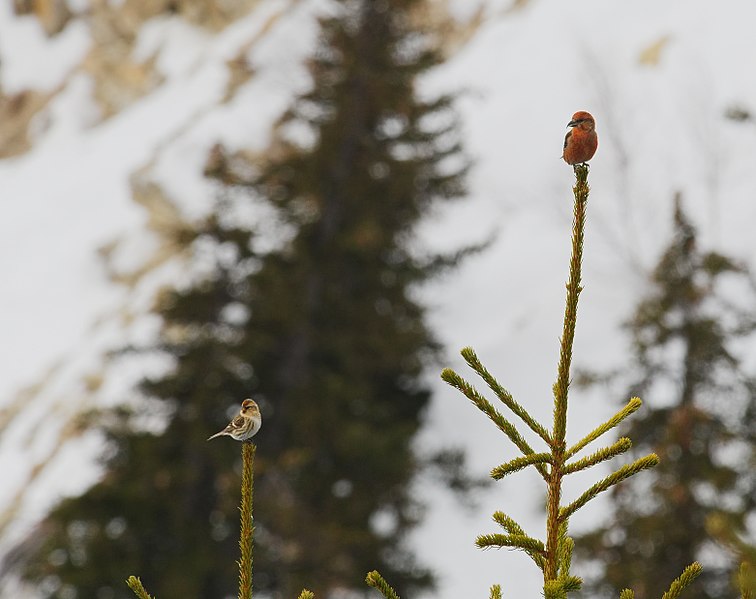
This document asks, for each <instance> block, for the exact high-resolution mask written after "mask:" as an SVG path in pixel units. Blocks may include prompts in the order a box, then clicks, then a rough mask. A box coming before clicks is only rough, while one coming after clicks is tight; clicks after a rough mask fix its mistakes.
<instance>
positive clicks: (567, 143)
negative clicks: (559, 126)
mask: <svg viewBox="0 0 756 599" xmlns="http://www.w3.org/2000/svg"><path fill="white" fill-rule="evenodd" d="M567 126H568V127H572V130H570V131H568V132H567V135H566V136H565V137H564V152H562V158H563V159H564V161H565V162H566V163H567V164H572V165H573V166H574V165H576V164H583V163H585V162H588V161H589V160H590V159H591V158H593V155H594V154H595V153H596V148H598V135H596V121H594V120H593V117H592V116H591V114H590V113H589V112H585V111H584V110H580V111H578V112H576V113H575V114H573V115H572V120H571V121H570V122H569V123H567Z"/></svg>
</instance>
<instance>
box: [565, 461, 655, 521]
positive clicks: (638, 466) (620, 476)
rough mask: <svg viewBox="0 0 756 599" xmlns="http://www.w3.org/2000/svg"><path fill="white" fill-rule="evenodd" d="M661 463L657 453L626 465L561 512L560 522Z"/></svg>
mask: <svg viewBox="0 0 756 599" xmlns="http://www.w3.org/2000/svg"><path fill="white" fill-rule="evenodd" d="M658 463H659V456H657V455H656V454H655V453H651V454H649V455H647V456H644V457H642V458H638V459H637V460H635V461H634V462H633V463H632V464H626V465H625V466H622V467H621V468H620V469H619V470H617V471H616V472H613V473H612V474H610V475H609V476H607V477H606V478H605V479H603V480H600V481H599V482H597V483H596V484H595V485H593V486H592V487H590V488H589V489H588V490H587V491H586V492H585V493H583V494H582V495H581V496H580V497H578V498H577V499H576V500H575V501H573V502H572V503H570V504H569V505H567V506H565V507H563V508H561V509H560V510H559V520H560V521H564V520H566V519H567V518H569V517H570V516H571V515H572V514H574V513H575V512H576V511H577V510H579V509H580V508H581V507H583V506H584V505H585V504H586V503H588V502H589V501H590V500H591V499H594V498H595V497H596V496H597V495H598V494H599V493H602V492H604V491H606V490H607V489H609V488H611V487H613V486H614V485H616V484H618V483H621V482H622V481H623V480H625V479H626V478H629V477H631V476H633V475H634V474H637V473H638V472H640V471H641V470H646V469H648V468H653V467H654V466H656V465H657V464H658Z"/></svg>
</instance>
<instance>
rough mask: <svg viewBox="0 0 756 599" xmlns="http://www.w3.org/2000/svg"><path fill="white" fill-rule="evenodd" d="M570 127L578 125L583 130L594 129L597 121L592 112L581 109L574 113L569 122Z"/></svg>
mask: <svg viewBox="0 0 756 599" xmlns="http://www.w3.org/2000/svg"><path fill="white" fill-rule="evenodd" d="M567 126H568V127H578V128H580V129H582V130H583V131H593V130H594V129H595V128H596V121H595V120H593V116H592V115H591V113H590V112H586V111H585V110H579V111H578V112H576V113H575V114H573V115H572V120H571V121H570V122H569V123H567Z"/></svg>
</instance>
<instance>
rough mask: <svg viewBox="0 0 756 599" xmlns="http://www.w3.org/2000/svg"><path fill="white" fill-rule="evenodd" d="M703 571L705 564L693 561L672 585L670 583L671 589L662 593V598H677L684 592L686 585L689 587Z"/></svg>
mask: <svg viewBox="0 0 756 599" xmlns="http://www.w3.org/2000/svg"><path fill="white" fill-rule="evenodd" d="M702 571H703V566H702V565H701V564H699V563H698V562H693V563H692V564H690V566H688V567H687V568H685V570H683V573H682V574H680V576H679V577H677V578H676V579H675V580H674V581H673V582H672V584H671V585H669V590H668V591H667V592H666V593H664V595H662V599H677V597H679V596H680V593H682V592H683V590H684V589H685V587H687V586H688V585H689V584H690V583H691V582H693V581H694V580H695V579H696V578H698V575H699V574H701V572H702Z"/></svg>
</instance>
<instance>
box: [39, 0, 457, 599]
mask: <svg viewBox="0 0 756 599" xmlns="http://www.w3.org/2000/svg"><path fill="white" fill-rule="evenodd" d="M420 4H421V0H341V1H338V2H334V3H333V4H332V6H331V9H332V12H331V13H329V16H328V17H327V18H325V19H323V20H322V22H321V25H322V39H321V41H320V43H319V46H318V48H317V51H316V53H315V55H314V57H313V58H312V60H311V63H310V73H311V75H312V80H313V84H312V89H311V91H310V92H308V93H306V94H304V95H302V96H301V97H299V98H298V99H297V100H296V102H295V103H294V105H293V107H292V109H291V110H290V111H289V112H288V113H287V114H286V115H285V116H284V117H283V120H282V122H281V123H280V124H279V125H280V126H279V127H278V128H277V131H278V134H277V137H276V140H275V143H274V144H273V147H272V148H271V151H270V153H269V154H268V157H269V159H268V161H267V162H266V163H264V164H256V165H255V166H254V168H255V174H254V175H251V176H248V173H249V170H248V169H239V168H238V161H235V160H229V159H228V157H227V156H224V154H223V152H222V150H220V149H216V151H215V152H214V154H213V156H212V157H211V160H210V161H209V172H211V173H212V174H213V175H214V176H215V177H216V178H217V179H218V180H219V181H221V182H223V186H224V189H225V190H226V191H225V192H224V194H223V195H224V200H223V201H222V202H220V204H219V208H218V210H217V211H216V213H215V214H214V215H213V216H212V217H211V218H209V219H208V221H207V222H206V223H205V224H204V225H203V226H202V227H201V228H200V229H199V230H198V231H197V232H196V234H194V235H191V236H189V239H187V243H191V244H193V247H194V249H195V251H196V252H197V253H198V254H201V255H202V259H203V261H204V263H205V265H206V266H207V264H208V263H212V268H209V269H208V268H205V273H206V274H205V275H204V276H198V277H196V278H195V280H194V282H193V283H192V284H191V285H188V286H187V287H186V288H182V289H176V290H173V291H170V292H168V293H165V294H163V295H162V296H161V298H160V300H159V302H158V307H157V310H158V312H159V314H160V316H161V317H162V319H163V323H164V324H163V328H162V334H161V344H160V347H159V348H157V349H159V350H160V351H161V352H163V353H165V354H166V355H168V356H170V357H172V358H173V363H174V366H173V368H172V369H171V370H170V372H168V373H167V374H165V375H164V376H162V377H158V378H156V379H153V380H146V381H144V383H143V385H142V391H143V392H144V395H145V397H146V398H147V399H146V400H145V403H146V406H147V407H145V408H143V409H148V407H149V406H153V407H154V409H155V411H156V412H157V413H158V414H165V413H166V412H167V413H168V416H167V418H166V428H165V430H164V432H162V433H161V434H155V433H154V432H150V431H143V430H141V429H139V428H138V427H136V428H135V427H134V426H132V425H131V423H130V420H131V419H129V418H125V417H121V418H118V419H116V424H111V425H109V426H108V427H107V433H108V435H109V439H110V443H109V446H110V452H109V454H108V456H107V458H106V460H105V467H106V472H105V475H104V477H103V479H102V480H101V481H100V482H99V483H98V484H96V485H95V486H94V487H92V488H91V489H90V490H89V491H87V492H86V493H85V494H84V495H82V496H81V497H78V498H75V499H71V500H67V501H65V502H63V503H62V504H61V505H60V506H58V507H57V508H56V509H55V510H54V511H53V512H52V513H51V514H50V515H49V517H48V518H47V520H46V521H45V522H44V523H43V525H42V527H41V528H40V531H39V534H37V535H35V539H36V540H35V541H34V542H32V543H27V549H29V548H33V549H34V550H33V551H28V552H27V553H28V554H31V555H33V558H31V559H30V560H29V561H28V563H27V566H26V568H25V571H24V575H25V576H26V577H27V579H31V580H42V579H46V580H47V581H48V582H49V581H50V580H51V579H50V578H46V577H50V576H52V577H55V578H54V579H52V580H53V582H55V580H57V581H59V583H60V584H57V586H56V584H52V583H51V584H50V587H49V588H51V589H53V590H52V591H51V592H50V593H49V596H51V597H74V596H75V597H87V598H89V597H116V598H118V597H124V598H125V597H129V596H131V595H130V591H129V590H128V589H127V588H126V586H125V585H124V583H123V581H124V578H125V577H126V576H127V575H129V574H132V573H137V574H139V575H140V577H141V578H142V580H143V581H144V583H145V586H146V587H147V588H149V589H150V592H152V593H155V595H156V596H157V597H164V598H169V597H182V598H185V599H188V598H192V597H196V598H202V599H206V598H208V597H229V596H232V595H234V594H235V587H236V566H235V560H236V559H237V557H238V555H237V553H238V548H237V538H236V522H237V516H238V514H237V508H236V505H237V502H238V496H237V493H238V492H237V491H236V489H237V488H238V474H239V473H238V464H239V462H238V456H239V445H238V444H237V443H235V442H233V441H231V440H229V439H227V438H222V439H219V440H216V441H213V442H211V443H206V441H205V439H206V438H207V437H208V435H209V434H211V433H213V432H216V431H217V430H219V429H220V428H221V427H222V426H223V425H225V423H226V422H227V420H228V416H229V414H230V413H229V412H227V411H226V410H227V408H230V409H231V410H232V411H233V410H236V409H238V403H239V402H240V401H241V400H242V399H243V398H245V397H247V396H248V395H251V396H253V397H255V398H256V399H257V400H258V402H259V404H260V406H261V411H262V413H263V427H262V431H261V432H260V433H259V434H258V436H257V437H256V441H258V446H259V448H258V453H257V461H256V481H255V515H256V523H255V524H256V537H255V539H256V550H255V587H256V589H257V590H258V591H260V592H262V593H263V594H266V593H270V595H271V596H273V597H295V596H296V595H297V594H298V593H299V591H300V590H301V589H302V588H303V587H304V586H307V587H308V588H310V589H312V590H313V591H315V592H316V593H317V596H319V597H323V598H327V597H330V596H334V595H333V593H334V592H335V591H337V590H339V589H346V590H353V592H355V593H366V592H368V591H364V590H363V589H364V585H363V579H364V576H365V574H366V572H368V571H369V570H372V569H373V568H378V569H379V570H381V572H382V573H384V574H385V575H386V577H387V578H389V579H390V580H391V581H392V584H393V585H394V586H395V587H396V588H397V590H398V591H400V592H402V593H409V592H410V589H413V588H415V589H417V588H427V587H428V586H429V585H430V584H432V577H431V575H430V573H429V571H428V570H427V569H426V568H424V567H423V566H422V565H420V564H418V563H416V560H415V559H414V558H413V556H412V555H411V554H410V553H409V551H408V549H407V548H406V546H405V539H406V535H407V533H408V532H409V531H410V530H411V529H412V526H413V525H414V524H415V523H416V522H417V521H418V518H419V516H420V509H419V508H420V507H421V506H419V505H418V504H417V503H416V501H415V500H414V499H413V497H412V494H411V489H410V484H411V482H412V481H413V478H414V476H415V475H416V474H417V473H418V470H419V468H420V467H421V465H422V464H421V460H420V459H419V458H418V457H417V456H416V455H415V454H414V453H413V450H412V443H413V440H414V438H415V434H416V432H417V431H418V428H419V427H420V426H421V424H422V419H423V412H424V410H425V408H426V407H427V405H428V401H429V389H428V387H427V385H426V383H425V382H424V380H423V378H422V373H423V369H424V366H426V365H427V364H428V363H429V360H432V359H433V357H434V356H435V355H436V353H437V351H438V349H439V348H438V344H437V342H436V341H435V340H434V338H433V335H432V334H431V333H430V331H429V330H428V329H427V327H426V324H425V322H424V317H423V316H424V310H423V308H422V307H421V306H420V305H419V304H418V303H417V301H416V300H415V299H414V298H413V296H412V292H413V289H414V288H415V287H416V286H417V285H418V284H420V283H422V282H423V281H426V280H428V278H429V277H432V276H433V275H435V274H437V273H438V272H439V271H440V270H441V269H443V268H445V267H448V266H450V265H453V264H455V263H456V262H457V261H458V259H459V258H460V256H461V255H462V254H463V253H464V252H457V253H455V254H453V255H448V256H441V255H430V254H427V253H426V254H424V255H423V254H420V253H418V251H417V248H413V247H411V246H412V243H411V242H412V239H413V231H414V228H415V227H416V225H417V224H418V222H419V220H420V219H421V217H422V216H423V214H424V213H425V212H426V211H427V210H428V209H429V208H431V206H432V205H433V204H434V202H436V201H438V200H450V199H454V198H458V197H459V196H460V195H461V194H462V193H463V176H464V173H465V170H466V165H465V160H464V158H463V156H462V154H461V150H460V145H459V140H458V136H457V134H456V132H455V131H456V124H455V119H454V115H453V111H452V107H451V102H452V98H451V97H450V96H443V97H437V98H433V99H422V98H420V97H419V95H418V94H417V93H416V82H417V77H418V76H419V75H421V74H423V73H424V72H426V71H427V70H428V69H430V68H431V67H433V66H434V65H436V64H437V63H438V62H439V55H438V53H437V50H436V49H435V47H434V43H433V39H432V38H431V37H430V36H429V35H428V34H427V33H425V32H423V31H420V30H418V28H417V26H418V24H417V22H416V19H413V11H415V10H416V9H417V8H418V7H419V5H420ZM250 109H253V108H252V107H250ZM292 132H299V133H302V132H306V133H307V135H305V136H300V140H299V141H298V142H297V141H292V139H293V137H294V135H293V133H292ZM302 140H306V141H302ZM244 173H246V174H244ZM256 202H267V203H268V204H269V205H270V206H273V207H274V209H275V211H276V214H277V220H278V222H279V224H280V223H283V225H282V226H281V227H280V228H278V229H275V230H274V231H273V232H271V228H272V227H273V225H270V224H268V225H265V224H259V223H258V226H257V230H256V231H253V230H252V229H253V228H254V227H251V226H249V225H248V224H245V223H244V219H242V218H241V217H240V214H242V213H243V212H244V210H245V207H246V206H248V205H250V204H254V203H256ZM258 235H265V236H267V237H268V238H270V237H271V236H272V237H274V238H276V237H277V238H278V239H279V241H280V239H281V238H282V236H285V237H286V241H282V242H281V243H279V244H278V246H277V247H276V248H275V249H273V250H270V249H268V250H266V251H264V252H262V251H258V250H259V245H258V244H256V239H258ZM152 349H155V348H152ZM110 416H112V414H111V415H110ZM111 420H112V418H111ZM453 461H454V460H450V462H453ZM234 464H236V465H237V468H236V470H235V469H234ZM37 541H39V542H37ZM64 589H68V591H67V592H69V593H70V590H71V589H75V590H76V593H75V594H65V593H64V592H63V590H64ZM266 596H267V595H266Z"/></svg>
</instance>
